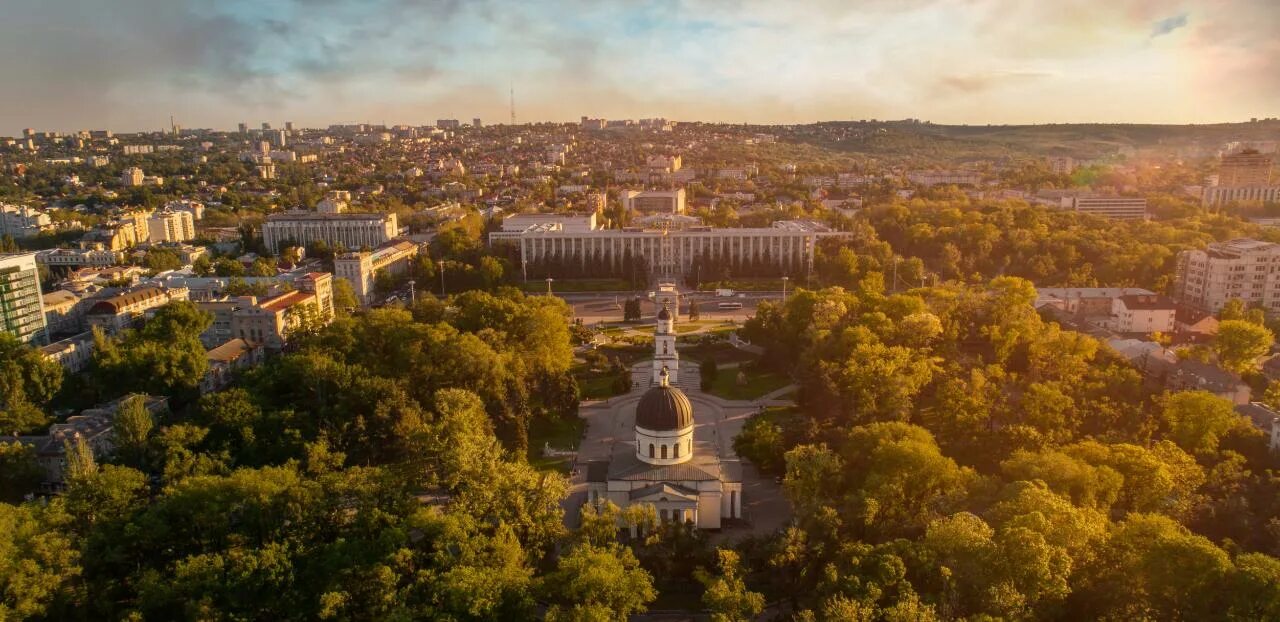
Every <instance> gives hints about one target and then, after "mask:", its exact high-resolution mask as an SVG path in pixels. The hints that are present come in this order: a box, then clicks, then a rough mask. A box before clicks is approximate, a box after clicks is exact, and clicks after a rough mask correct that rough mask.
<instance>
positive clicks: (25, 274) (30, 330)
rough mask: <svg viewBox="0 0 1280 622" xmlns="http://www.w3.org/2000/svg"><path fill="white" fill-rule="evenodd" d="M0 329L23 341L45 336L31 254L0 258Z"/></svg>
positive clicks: (36, 339)
mask: <svg viewBox="0 0 1280 622" xmlns="http://www.w3.org/2000/svg"><path fill="white" fill-rule="evenodd" d="M0 330H3V331H4V332H6V333H9V334H10V335H13V336H14V337H17V338H18V339H20V340H22V341H25V342H40V341H43V340H44V339H45V337H46V335H45V320H44V302H43V294H42V293H41V292H40V273H39V270H37V268H36V255H35V253H14V254H7V255H0Z"/></svg>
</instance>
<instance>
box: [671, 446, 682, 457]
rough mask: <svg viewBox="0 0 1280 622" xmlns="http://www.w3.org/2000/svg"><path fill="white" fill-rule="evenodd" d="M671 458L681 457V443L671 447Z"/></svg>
mask: <svg viewBox="0 0 1280 622" xmlns="http://www.w3.org/2000/svg"><path fill="white" fill-rule="evenodd" d="M671 457H672V458H679V457H680V443H676V444H675V445H672V446H671Z"/></svg>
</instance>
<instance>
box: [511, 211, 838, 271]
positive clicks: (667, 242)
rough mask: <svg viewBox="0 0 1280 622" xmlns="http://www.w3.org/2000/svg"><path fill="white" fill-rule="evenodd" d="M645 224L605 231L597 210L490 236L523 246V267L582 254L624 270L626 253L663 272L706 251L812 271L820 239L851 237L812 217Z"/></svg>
mask: <svg viewBox="0 0 1280 622" xmlns="http://www.w3.org/2000/svg"><path fill="white" fill-rule="evenodd" d="M646 220H647V221H648V223H647V224H646V225H644V226H640V227H626V228H623V229H602V228H600V227H599V225H598V224H597V222H596V217H595V215H594V214H592V215H590V216H573V215H562V214H517V215H515V216H509V217H507V218H506V219H505V220H503V222H502V230H501V231H494V232H492V233H490V234H489V242H490V244H494V243H502V242H510V243H514V244H516V245H517V246H518V247H519V249H520V263H521V268H522V269H524V268H525V267H527V266H528V265H529V264H530V263H537V262H539V261H542V260H548V259H567V258H574V257H576V258H578V259H579V260H580V261H581V262H582V263H583V265H586V263H587V262H596V261H600V262H606V263H609V264H610V265H611V266H612V267H613V268H614V269H618V270H620V269H621V268H622V262H623V257H624V256H625V255H626V254H628V253H630V254H631V256H632V257H636V258H644V259H645V260H646V261H647V262H648V264H649V266H650V268H651V269H652V270H653V271H654V272H655V273H657V274H661V275H678V274H683V273H685V272H687V271H688V270H689V268H690V267H691V266H692V265H693V261H694V260H695V259H697V258H698V257H700V256H702V255H703V254H710V255H712V256H719V257H726V258H730V259H733V260H746V259H755V260H763V259H764V258H766V257H768V258H769V260H770V261H772V262H774V263H776V264H779V265H782V266H784V267H786V268H791V269H796V270H804V271H806V272H807V271H809V270H812V269H813V259H814V254H815V250H816V248H817V245H818V240H820V239H822V238H826V237H847V236H848V235H849V234H848V233H845V232H840V231H833V230H832V229H831V228H830V227H827V226H826V225H824V224H822V223H820V222H817V221H813V220H781V221H778V222H775V223H773V225H772V226H770V227H759V228H740V229H738V228H735V229H716V228H713V227H710V226H706V225H702V224H700V221H694V219H692V217H671V218H666V219H659V220H660V222H659V221H655V220H653V219H646Z"/></svg>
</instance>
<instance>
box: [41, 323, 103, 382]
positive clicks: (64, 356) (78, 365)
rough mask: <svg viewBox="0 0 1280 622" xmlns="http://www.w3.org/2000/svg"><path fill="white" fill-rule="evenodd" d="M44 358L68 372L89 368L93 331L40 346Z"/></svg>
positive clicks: (74, 372) (73, 372)
mask: <svg viewBox="0 0 1280 622" xmlns="http://www.w3.org/2000/svg"><path fill="white" fill-rule="evenodd" d="M40 353H41V354H43V355H44V358H45V359H47V360H50V361H53V362H55V363H57V364H59V365H61V366H62V369H63V370H65V371H66V372H67V373H69V374H78V373H80V372H82V371H84V370H86V369H88V368H89V360H90V359H91V358H92V357H93V332H91V331H85V332H82V333H79V334H77V335H74V336H71V337H68V338H66V339H62V340H60V341H55V342H53V343H51V344H49V345H47V346H43V347H41V348H40Z"/></svg>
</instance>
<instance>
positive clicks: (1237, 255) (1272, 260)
mask: <svg viewBox="0 0 1280 622" xmlns="http://www.w3.org/2000/svg"><path fill="white" fill-rule="evenodd" d="M1174 295H1175V297H1176V298H1177V299H1178V300H1179V301H1180V302H1183V303H1185V304H1187V305H1190V306H1191V307H1194V308H1196V309H1200V310H1203V311H1208V312H1210V313H1217V312H1218V311H1219V310H1221V309H1222V306H1223V305H1224V304H1226V302H1227V301H1228V300H1231V299H1233V298H1234V299H1239V300H1241V301H1243V302H1244V303H1245V304H1246V305H1257V306H1260V307H1262V308H1263V309H1265V310H1266V311H1267V312H1268V313H1275V312H1277V311H1280V244H1273V243H1271V242H1262V241H1259V240H1251V239H1247V238H1240V239H1235V240H1228V241H1226V242H1215V243H1212V244H1209V246H1208V247H1207V248H1205V249H1204V250H1189V251H1183V252H1181V253H1179V254H1178V264H1177V272H1176V273H1175V276H1174Z"/></svg>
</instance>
